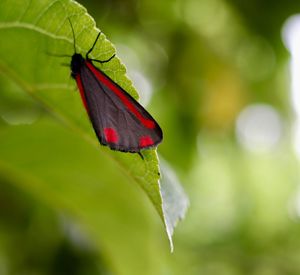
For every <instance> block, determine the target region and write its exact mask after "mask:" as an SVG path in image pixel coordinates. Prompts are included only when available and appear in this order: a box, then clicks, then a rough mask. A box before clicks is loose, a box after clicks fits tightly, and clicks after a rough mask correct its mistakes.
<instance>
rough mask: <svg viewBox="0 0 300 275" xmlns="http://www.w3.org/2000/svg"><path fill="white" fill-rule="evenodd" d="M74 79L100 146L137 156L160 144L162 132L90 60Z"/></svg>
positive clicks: (121, 89) (130, 98)
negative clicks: (77, 79) (77, 78)
mask: <svg viewBox="0 0 300 275" xmlns="http://www.w3.org/2000/svg"><path fill="white" fill-rule="evenodd" d="M77 77H80V81H81V84H82V85H81V89H82V91H80V92H81V93H83V94H84V100H85V102H86V107H87V111H88V114H89V117H90V120H91V122H92V125H93V128H94V130H95V133H96V135H97V137H98V139H99V141H100V143H101V144H102V145H107V146H109V147H110V148H111V149H113V150H118V151H123V152H132V153H137V152H140V151H141V150H142V149H146V148H151V147H154V146H156V145H158V144H159V143H160V142H161V141H162V137H163V134H162V130H161V128H160V127H159V125H158V124H157V122H156V121H155V120H154V119H153V118H152V116H151V115H150V114H149V113H148V112H147V111H146V110H145V109H144V108H143V107H142V106H141V105H140V104H139V103H138V102H137V101H136V100H135V99H134V98H133V97H132V96H130V95H129V94H128V93H127V92H126V91H125V90H124V89H123V88H122V87H120V86H119V85H118V84H116V83H115V82H114V81H113V80H111V79H110V78H109V77H108V76H107V75H105V74H104V73H103V72H102V71H100V70H99V69H98V68H96V67H95V66H94V65H93V64H92V62H91V61H90V60H85V63H84V64H82V65H81V66H80V73H79V74H78V76H77ZM77 82H78V81H77ZM107 83H108V85H107ZM78 86H79V87H80V85H78ZM116 91H117V93H116ZM124 102H125V103H124ZM126 102H127V103H128V102H129V103H128V104H127V103H126ZM132 106H133V107H132ZM133 109H134V110H133ZM147 122H150V126H151V127H150V126H149V123H147Z"/></svg>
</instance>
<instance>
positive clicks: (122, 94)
mask: <svg viewBox="0 0 300 275" xmlns="http://www.w3.org/2000/svg"><path fill="white" fill-rule="evenodd" d="M85 64H86V65H87V67H88V68H89V69H90V70H91V71H92V73H93V74H94V75H95V76H96V77H97V79H98V80H99V81H100V82H101V84H103V85H105V86H106V87H107V88H108V89H110V90H111V91H112V92H114V93H115V94H116V95H117V96H118V97H119V98H120V100H121V101H122V102H123V103H124V105H125V106H126V107H127V108H128V110H130V111H131V112H132V113H133V114H134V115H135V116H136V118H137V119H138V120H139V121H140V122H141V123H142V124H143V125H144V126H145V127H146V128H149V129H154V128H155V127H156V124H155V122H154V121H153V120H150V119H147V118H144V117H143V115H142V114H141V113H140V112H139V110H138V109H137V108H136V107H135V106H134V104H133V103H132V102H131V101H130V99H128V97H127V96H126V94H125V92H124V91H123V90H122V89H121V88H120V87H118V86H117V85H116V84H115V83H114V82H113V81H112V80H111V79H109V78H108V76H106V75H105V74H103V73H102V72H101V71H99V70H97V69H96V67H95V66H94V65H93V64H92V63H91V61H88V60H86V61H85ZM76 80H77V79H76ZM78 87H79V86H78ZM80 93H81V92H80Z"/></svg>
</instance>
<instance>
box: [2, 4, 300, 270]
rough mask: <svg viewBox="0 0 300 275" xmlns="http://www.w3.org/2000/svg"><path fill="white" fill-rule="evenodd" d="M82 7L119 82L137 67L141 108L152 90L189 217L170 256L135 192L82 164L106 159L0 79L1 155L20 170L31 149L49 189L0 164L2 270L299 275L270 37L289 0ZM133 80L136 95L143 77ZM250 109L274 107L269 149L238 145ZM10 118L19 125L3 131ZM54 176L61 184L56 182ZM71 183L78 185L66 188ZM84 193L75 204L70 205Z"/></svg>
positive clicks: (285, 81) (284, 117) (283, 57)
mask: <svg viewBox="0 0 300 275" xmlns="http://www.w3.org/2000/svg"><path fill="white" fill-rule="evenodd" d="M80 3H81V4H82V5H84V6H85V7H86V8H87V10H88V12H89V13H90V14H91V15H92V17H93V18H95V20H96V22H97V26H98V27H99V28H100V29H101V30H102V31H103V32H104V33H105V34H106V35H107V37H108V38H109V40H111V41H113V43H114V44H116V48H117V54H118V56H120V58H121V59H122V61H123V62H124V63H125V64H126V67H127V69H128V75H129V76H130V77H131V76H134V75H136V73H137V72H138V75H139V76H140V77H142V79H144V82H142V84H143V85H141V88H139V89H138V90H139V92H141V94H142V99H143V92H144V89H146V86H147V85H148V86H149V87H150V91H152V92H153V94H152V97H151V102H150V103H149V105H148V106H147V109H148V110H149V111H150V112H151V113H152V114H153V115H154V117H156V118H157V120H158V121H159V123H160V124H161V126H162V129H163V130H164V142H163V143H162V144H161V145H160V146H159V150H158V151H159V153H160V154H161V156H162V157H163V158H164V159H165V160H166V161H167V162H168V163H169V165H171V166H172V167H173V168H175V171H176V172H177V175H178V177H179V179H180V180H181V182H182V183H183V184H184V188H185V189H186V190H187V192H188V193H189V196H190V204H191V205H190V210H189V212H188V215H187V217H186V219H185V220H184V222H182V223H180V224H179V226H178V230H177V231H176V232H175V251H174V253H173V254H169V251H168V246H167V241H166V238H165V237H162V234H161V231H162V226H161V224H160V223H159V220H158V218H157V217H156V215H155V214H156V213H155V211H154V210H153V209H152V208H151V205H150V203H149V202H148V201H147V200H146V199H145V197H143V196H141V194H140V190H137V188H136V186H133V185H132V184H131V183H130V181H129V182H127V180H126V183H125V184H124V183H123V181H124V179H123V178H122V174H121V173H120V174H119V173H117V174H118V175H117V176H116V177H118V180H116V179H115V178H114V179H112V178H110V177H109V176H107V174H109V169H112V168H111V167H110V168H109V167H107V166H109V165H107V166H104V167H101V170H100V168H98V167H96V166H93V167H90V165H88V164H87V163H90V162H88V161H87V158H88V159H90V158H92V159H95V160H96V159H97V161H100V162H101V163H103V164H104V165H105V164H106V162H107V156H106V155H104V156H103V155H101V156H99V150H97V151H96V152H94V151H95V148H94V147H91V146H89V145H87V144H85V143H83V142H82V139H80V138H79V137H78V136H77V135H76V134H75V133H70V132H69V131H67V130H66V129H64V128H63V127H60V126H58V125H57V124H55V123H54V122H53V120H52V119H51V118H49V116H48V115H47V112H45V110H44V109H43V108H41V106H40V105H38V104H36V102H33V101H32V99H30V98H28V97H26V96H24V95H23V94H21V93H18V92H17V88H16V87H13V84H12V83H7V80H6V79H5V74H4V76H2V77H1V82H0V83H1V84H0V85H1V102H0V106H1V109H0V115H1V118H2V119H3V120H0V127H1V128H0V129H1V143H2V146H1V148H5V152H6V156H7V157H10V158H11V159H12V160H14V161H18V165H19V166H22V165H24V163H26V156H27V155H29V154H35V156H36V159H35V161H34V162H32V163H27V165H31V166H32V167H34V169H35V170H36V171H37V172H38V173H41V174H43V175H45V177H46V178H47V179H49V181H51V185H46V187H47V188H45V189H39V188H37V187H38V186H39V185H38V184H37V183H36V181H35V180H36V179H35V178H27V177H25V175H24V177H21V178H20V177H17V178H15V176H14V175H15V173H14V171H13V170H10V169H9V168H10V167H5V166H4V165H3V164H1V165H0V169H1V170H0V171H1V173H0V182H1V192H0V193H1V194H0V274H20V273H21V274H163V275H165V274H191V275H193V274H197V275H199V274H205V275H209V274H213V275H218V274H220V275H221V274H222V275H227V274H228V275H229V274H230V275H238V274H254V275H277V274H278V275H279V274H291V275H292V274H293V275H294V274H295V275H296V274H299V273H300V258H299V255H300V248H299V245H300V223H299V198H300V193H299V190H300V189H299V172H298V170H299V168H298V165H299V162H298V159H297V156H296V154H295V151H294V148H293V143H292V135H293V133H292V127H291V125H292V123H293V116H294V113H293V110H292V107H291V102H290V101H291V99H290V97H291V96H290V76H289V74H288V63H289V58H290V57H289V54H288V51H287V50H286V49H285V48H284V46H283V42H282V38H281V32H282V27H283V24H284V22H285V20H286V19H287V18H288V17H289V16H291V15H293V14H296V13H298V12H300V3H299V2H297V1H292V0H286V1H277V2H274V1H273V2H272V1H267V0H263V1H259V0H255V1H248V2H246V1H242V0H228V1H225V0H172V1H171V0H165V1H153V0H139V1H134V0H126V1H124V0H115V1H109V0H102V1H97V2H96V1H88V0H82V1H81V2H80ZM11 8H12V9H13V8H14V7H11ZM1 27H2V26H1V24H0V29H1ZM1 31H2V30H1ZM29 38H30V37H29ZM91 40H93V38H91ZM14 42H15V45H16V47H17V46H18V41H14ZM89 44H90V43H89V42H86V47H87V48H88V45H89ZM45 45H46V47H50V49H54V50H55V46H53V45H49V43H48V42H47V41H46V42H45ZM68 47H69V48H66V51H69V50H70V51H71V50H72V48H71V45H69V46H68ZM33 50H36V49H33ZM9 53H10V51H9V49H6V54H7V55H8V56H9ZM20 54H22V52H21V50H20ZM53 66H56V67H54V68H55V69H53ZM57 66H58V63H57V61H55V60H54V61H53V63H51V64H47V66H46V67H47V68H46V70H47V72H48V75H51V72H52V74H55V73H56V71H55V70H56V68H58V67H57ZM62 70H65V74H66V75H67V74H68V71H67V69H66V68H65V69H62ZM37 74H38V72H37ZM51 76H52V75H51ZM132 78H133V80H134V84H135V85H136V86H137V87H139V85H140V82H139V81H138V80H139V79H141V78H137V80H136V81H135V79H134V77H132ZM145 80H146V82H145ZM60 81H61V83H67V85H70V83H71V81H69V82H68V80H67V78H62V79H60ZM145 83H147V85H146V84H145ZM46 92H48V94H49V91H46ZM52 92H53V93H55V91H51V93H52ZM12 93H15V95H14V96H12ZM65 93H66V94H67V95H65V100H64V101H63V102H62V103H61V104H62V106H61V107H63V106H65V105H64V104H66V102H67V105H66V106H68V110H67V112H68V113H71V115H72V111H73V110H76V112H77V110H80V108H81V106H79V103H80V102H77V98H76V100H75V99H74V100H73V101H71V102H69V101H70V98H71V97H70V96H68V94H70V91H69V90H67V91H65ZM49 96H50V95H49ZM258 103H259V104H264V105H261V106H268V107H272V109H271V110H273V112H274V113H276V114H277V116H278V117H279V118H280V119H279V121H280V122H281V126H282V128H281V132H280V136H279V139H278V140H276V142H274V143H272V144H267V145H268V146H265V147H266V148H265V150H262V151H253V150H249V147H247V146H244V145H245V144H246V143H243V142H246V141H243V142H241V137H240V136H239V135H238V129H237V127H238V126H237V121H238V120H239V119H240V117H241V113H242V112H243V111H244V110H245V108H246V107H248V106H250V105H252V106H253V105H255V104H258ZM69 106H74V107H69ZM73 108H74V109H73ZM8 110H9V111H10V113H9V114H10V116H9V117H10V125H9V124H8V123H7V117H5V115H4V114H7V113H8ZM12 114H17V115H18V117H22V118H23V119H24V120H25V121H23V122H22V123H21V125H18V126H12V124H13V121H14V120H13V118H14V116H13V115H12ZM20 114H21V115H20ZM37 118H38V119H37ZM32 120H34V121H35V122H34V123H32V122H31V121H32ZM78 121H80V123H81V124H82V120H80V119H78ZM24 123H32V124H30V125H27V124H25V125H24ZM257 125H259V122H257ZM267 126H268V125H266V127H265V128H266V129H267V128H268V127H267ZM262 128H263V127H262ZM261 130H263V129H261ZM86 131H89V130H88V127H87V128H86ZM53 132H55V133H56V134H55V139H53V138H52V137H53V135H50V134H49V133H53ZM271 134H272V133H271ZM271 136H272V135H271ZM6 137H9V138H6ZM11 137H14V138H11ZM20 139H21V140H22V141H23V142H22V143H20ZM270 143H271V142H270ZM45 144H51V146H49V147H48V146H45ZM74 148H77V149H76V150H74ZM2 150H3V149H2ZM56 152H59V155H57V153H56ZM1 154H2V152H1ZM78 156H80V157H79V159H78ZM105 156H106V157H105ZM103 157H105V160H104V161H103V160H102V161H101V159H100V158H103ZM56 162H57V163H56ZM42 164H46V165H49V166H48V168H47V169H46V168H45V166H43V165H42ZM62 165H63V166H62ZM53 170H55V171H56V173H54V174H57V173H59V174H60V176H62V177H61V178H65V181H66V182H67V183H68V184H66V185H65V184H64V185H63V186H61V185H59V183H58V182H56V179H55V177H54V176H53ZM99 170H100V171H99ZM57 171H58V172H57ZM80 171H83V172H82V173H80ZM72 174H73V175H72ZM89 174H96V175H97V180H95V179H94V180H93V179H91V178H89V177H88V175H89ZM82 176H84V177H87V178H86V180H85V182H86V185H87V188H86V189H85V188H84V186H83V185H82V184H77V181H76V180H77V178H78V177H82ZM173 176H174V175H173ZM16 182H18V184H17V185H16ZM102 182H107V183H108V184H104V185H103V184H101V183H102ZM28 186H31V188H30V190H32V192H28ZM103 186H105V190H102V189H101V188H103ZM62 188H65V190H61V189H62ZM116 191H117V192H116ZM63 196H68V199H67V200H66V199H65V198H64V197H63ZM78 196H80V198H78ZM37 198H39V199H37ZM82 198H83V199H84V200H83V201H84V202H85V203H84V204H82V205H78V204H77V203H76V202H77V201H79V200H80V201H81V200H82ZM103 200H105V202H103ZM99 217H101V219H99ZM104 217H105V218H104ZM87 219H88V220H93V221H94V222H93V223H92V226H91V225H90V223H88V222H87ZM108 228H109V229H110V231H108ZM105 229H106V230H107V231H105ZM103 236H105V237H108V238H107V239H106V238H103Z"/></svg>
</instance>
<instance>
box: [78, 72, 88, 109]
mask: <svg viewBox="0 0 300 275" xmlns="http://www.w3.org/2000/svg"><path fill="white" fill-rule="evenodd" d="M75 79H76V83H77V86H78V89H79V92H80V95H81V99H82V102H83V105H84V108H85V109H86V111H87V112H89V110H88V107H87V103H86V98H85V95H84V89H83V85H82V81H81V78H80V75H79V74H78V75H76V78H75Z"/></svg>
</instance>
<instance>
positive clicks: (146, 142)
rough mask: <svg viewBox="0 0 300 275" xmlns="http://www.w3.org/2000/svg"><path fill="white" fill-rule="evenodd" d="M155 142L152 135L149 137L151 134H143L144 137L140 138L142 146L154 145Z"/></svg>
mask: <svg viewBox="0 0 300 275" xmlns="http://www.w3.org/2000/svg"><path fill="white" fill-rule="evenodd" d="M153 143H154V142H153V140H152V138H151V137H149V136H143V137H141V138H140V142H139V145H140V146H141V147H148V146H151V145H153Z"/></svg>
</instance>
